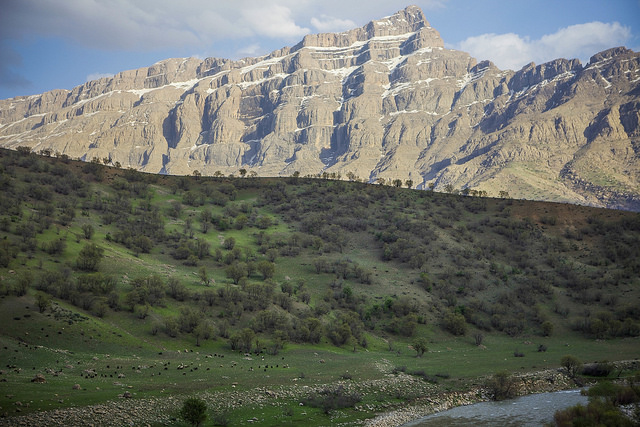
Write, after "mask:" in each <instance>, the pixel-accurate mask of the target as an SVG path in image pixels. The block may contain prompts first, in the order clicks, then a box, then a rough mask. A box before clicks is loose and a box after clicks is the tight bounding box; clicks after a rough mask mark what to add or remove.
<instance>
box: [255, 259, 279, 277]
mask: <svg viewBox="0 0 640 427" xmlns="http://www.w3.org/2000/svg"><path fill="white" fill-rule="evenodd" d="M257 269H258V271H259V272H260V274H262V277H263V278H264V279H265V280H266V279H270V278H271V277H273V275H274V274H275V272H276V266H275V264H274V263H272V262H269V261H267V260H266V259H264V260H262V261H260V262H259V263H258V265H257Z"/></svg>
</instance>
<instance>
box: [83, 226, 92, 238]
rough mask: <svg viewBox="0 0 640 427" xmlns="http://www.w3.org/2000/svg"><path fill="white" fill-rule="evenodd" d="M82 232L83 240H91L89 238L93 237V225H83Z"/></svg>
mask: <svg viewBox="0 0 640 427" xmlns="http://www.w3.org/2000/svg"><path fill="white" fill-rule="evenodd" d="M82 232H83V233H84V238H85V239H87V240H91V236H93V225H91V224H83V225H82Z"/></svg>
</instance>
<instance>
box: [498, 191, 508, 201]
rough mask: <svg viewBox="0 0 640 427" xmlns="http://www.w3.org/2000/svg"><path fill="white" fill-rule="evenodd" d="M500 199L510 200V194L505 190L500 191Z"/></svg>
mask: <svg viewBox="0 0 640 427" xmlns="http://www.w3.org/2000/svg"><path fill="white" fill-rule="evenodd" d="M498 197H499V198H501V199H508V198H509V192H508V191H505V190H500V191H498Z"/></svg>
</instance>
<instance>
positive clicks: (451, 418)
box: [403, 390, 588, 427]
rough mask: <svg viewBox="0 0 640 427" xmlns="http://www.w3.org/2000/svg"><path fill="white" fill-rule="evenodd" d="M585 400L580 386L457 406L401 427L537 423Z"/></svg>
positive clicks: (521, 426) (512, 426)
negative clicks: (578, 388) (574, 388)
mask: <svg viewBox="0 0 640 427" xmlns="http://www.w3.org/2000/svg"><path fill="white" fill-rule="evenodd" d="M587 402H588V399H587V397H586V396H582V395H581V394H580V390H568V391H558V392H553V393H539V394H530V395H527V396H522V397H519V398H517V399H511V400H504V401H501V402H481V403H476V404H474V405H468V406H459V407H457V408H453V409H450V410H448V411H443V412H439V413H437V414H432V415H429V416H427V417H424V418H422V419H419V420H416V421H412V422H410V423H408V424H404V426H403V427H426V426H438V427H466V426H469V427H471V426H473V427H485V426H486V427H488V426H505V427H529V426H531V427H534V426H535V427H539V426H541V425H543V424H544V423H549V422H552V421H553V414H554V413H555V412H556V411H557V410H559V409H565V408H568V407H570V406H574V405H577V404H578V403H581V404H583V405H586V404H587Z"/></svg>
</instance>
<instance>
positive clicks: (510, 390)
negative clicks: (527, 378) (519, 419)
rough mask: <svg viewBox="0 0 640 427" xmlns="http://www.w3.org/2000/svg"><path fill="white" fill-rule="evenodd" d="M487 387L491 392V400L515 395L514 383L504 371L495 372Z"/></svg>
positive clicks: (509, 397)
mask: <svg viewBox="0 0 640 427" xmlns="http://www.w3.org/2000/svg"><path fill="white" fill-rule="evenodd" d="M487 387H488V388H489V390H491V393H492V394H493V400H504V399H511V398H513V397H515V396H516V392H517V390H516V384H515V381H514V380H513V378H512V377H511V375H509V373H508V372H506V371H501V372H496V373H495V374H494V375H493V377H492V378H491V379H490V380H489V381H488V383H487Z"/></svg>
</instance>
